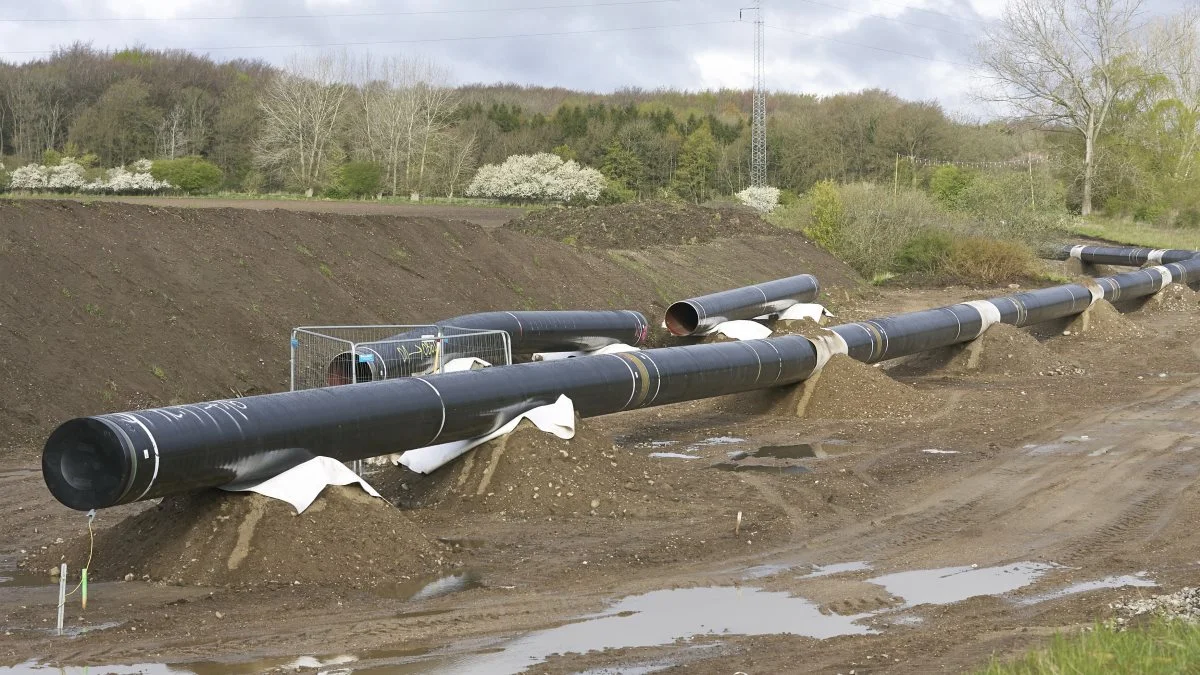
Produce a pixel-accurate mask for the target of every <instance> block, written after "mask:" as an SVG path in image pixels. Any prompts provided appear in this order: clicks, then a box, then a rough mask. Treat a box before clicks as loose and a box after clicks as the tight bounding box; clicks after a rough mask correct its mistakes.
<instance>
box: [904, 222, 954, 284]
mask: <svg viewBox="0 0 1200 675" xmlns="http://www.w3.org/2000/svg"><path fill="white" fill-rule="evenodd" d="M953 249H954V237H952V236H950V234H949V233H948V232H945V231H942V230H926V231H924V232H921V233H920V234H918V235H917V236H915V237H913V238H912V239H909V240H908V243H906V244H904V246H903V247H902V248H901V249H900V253H898V254H897V255H896V270H897V271H898V272H908V273H912V274H937V273H939V272H941V271H942V269H943V268H944V267H945V265H946V262H947V261H948V260H949V259H950V256H951V254H952V252H953Z"/></svg>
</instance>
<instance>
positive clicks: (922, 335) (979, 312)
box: [42, 258, 1200, 510]
mask: <svg viewBox="0 0 1200 675" xmlns="http://www.w3.org/2000/svg"><path fill="white" fill-rule="evenodd" d="M1197 280H1200V258H1195V259H1191V260H1188V261H1184V262H1182V263H1175V264H1171V265H1165V266H1162V267H1155V268H1147V269H1143V270H1137V271H1135V272H1129V273H1126V274H1121V275H1117V276H1114V277H1108V278H1106V279H1100V280H1097V284H1096V285H1095V286H1092V287H1090V288H1089V287H1088V286H1083V285H1080V284H1068V285H1066V286H1058V287H1054V288H1047V289H1042V290H1038V291H1031V292H1029V293H1021V294H1018V295H1013V296H1008V297H1003V298H996V299H994V300H989V301H979V302H974V303H963V304H959V305H952V306H950V307H944V308H940V309H935V310H926V311H922V312H913V313H910V314H902V315H898V316H894V317H888V318H885V319H877V320H874V321H867V322H862V323H858V324H847V325H842V326H836V327H834V328H833V329H832V331H833V334H834V335H836V336H840V338H841V339H842V340H844V342H845V346H844V350H845V351H846V352H847V353H848V354H849V355H850V356H852V357H854V358H856V359H858V360H861V361H866V362H875V361H880V360H883V359H889V358H895V357H899V356H905V355H908V354H912V353H915V352H917V351H922V350H927V349H934V348H937V347H943V346H948V345H951V344H956V343H959V342H966V341H969V340H972V339H975V338H976V337H978V336H979V334H980V333H981V332H982V331H983V330H984V329H985V328H986V326H987V325H990V324H991V323H994V322H996V321H1003V322H1005V323H1011V324H1014V325H1018V326H1021V325H1028V324H1031V323H1037V322H1040V321H1045V320H1049V319H1052V318H1057V317H1062V316H1070V315H1072V314H1078V313H1079V312H1081V311H1083V310H1084V309H1086V308H1087V307H1088V306H1089V305H1090V304H1091V302H1092V301H1093V297H1096V298H1099V297H1105V298H1110V299H1118V298H1122V297H1124V298H1129V297H1136V296H1140V295H1148V294H1152V293H1154V292H1155V291H1157V290H1159V289H1161V288H1162V286H1164V285H1165V284H1167V283H1170V282H1172V281H1175V282H1180V283H1189V282H1195V281H1197ZM1093 293H1095V294H1096V295H1095V296H1093V295H1092V294H1093ZM1085 294H1086V300H1085ZM834 339H835V340H836V338H834ZM819 362H820V361H819V358H818V352H817V348H816V346H815V345H814V343H813V342H810V341H809V340H807V339H805V338H803V337H799V336H781V337H775V338H768V339H765V340H750V341H746V342H727V343H716V344H707V345H695V346H689V347H671V348H667V349H654V350H647V351H642V352H632V353H626V354H613V355H603V356H587V357H581V358H576V359H566V360H561V361H549V362H541V363H527V364H520V365H516V366H510V367H506V368H492V369H485V370H479V371H468V372H462V373H450V374H443V375H432V376H429V377H410V378H401V379H393V380H383V381H379V382H372V383H368V384H361V385H356V386H348V387H329V388H324V389H311V390H305V391H296V392H287V393H281V394H268V395H264V396H254V397H250V398H242V399H236V400H225V401H210V402H208V403H198V404H193V405H184V406H175V407H170V408H160V409H153V410H143V411H138V412H129V413H116V414H110V415H99V416H96V417H86V418H79V419H74V420H71V421H69V422H66V423H65V424H63V425H62V426H60V427H59V428H58V429H56V430H55V431H54V433H53V434H51V436H50V438H49V439H48V440H47V441H46V447H45V450H44V451H43V454H42V474H43V476H44V478H45V481H46V485H47V486H48V487H49V488H50V491H51V493H53V494H54V496H55V497H56V498H57V499H58V500H59V501H61V502H62V503H63V504H66V505H67V506H69V507H71V508H75V509H80V510H86V509H91V508H104V507H108V506H115V505H117V504H124V503H127V502H133V501H138V500H141V499H150V498H154V497H161V496H165V495H168V494H174V493H179V492H187V491H192V490H198V489H202V488H207V487H217V486H230V485H234V484H237V483H247V482H251V481H255V480H260V479H265V478H268V477H270V476H273V475H275V474H277V473H279V472H281V471H283V470H286V469H288V468H290V467H291V466H294V465H296V464H298V463H300V462H302V461H305V460H307V459H309V458H311V457H314V456H319V455H324V456H328V457H333V458H336V459H340V460H344V461H349V460H355V459H363V458H366V457H373V456H378V455H382V454H387V453H391V452H399V451H403V450H410V449H414V448H419V447H425V446H428V445H432V444H437V443H444V442H449V441H453V440H462V439H467V438H474V437H477V436H480V435H483V434H485V433H487V432H489V431H491V430H493V429H496V428H498V427H499V426H501V425H503V424H504V423H506V422H507V421H509V420H511V419H513V418H514V417H515V416H516V415H518V414H520V413H522V412H524V411H526V410H529V409H530V408H532V407H535V406H537V405H542V404H547V403H551V402H553V401H554V400H555V399H557V397H558V396H559V395H562V394H565V395H567V396H569V397H570V398H571V399H572V401H573V402H574V404H575V407H576V410H577V411H578V412H579V414H580V415H581V416H584V417H591V416H595V415H604V414H608V413H614V412H619V411H622V410H630V409H633V408H640V407H648V406H654V405H663V404H667V403H677V402H681V401H690V400H696V399H701V398H708V397H712V396H720V395H724V394H732V393H737V392H743V391H750V390H753V389H760V388H765V387H772V386H779V385H785V384H792V383H796V382H800V381H802V380H804V379H806V378H807V377H808V376H809V375H811V374H812V372H813V371H814V369H815V368H816V367H817V365H818V364H819Z"/></svg>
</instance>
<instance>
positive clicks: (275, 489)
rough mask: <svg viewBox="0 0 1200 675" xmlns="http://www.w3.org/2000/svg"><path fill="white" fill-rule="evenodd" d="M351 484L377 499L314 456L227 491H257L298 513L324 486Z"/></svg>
mask: <svg viewBox="0 0 1200 675" xmlns="http://www.w3.org/2000/svg"><path fill="white" fill-rule="evenodd" d="M352 483H357V484H358V485H360V486H361V487H362V489H363V490H365V491H366V493H367V494H369V495H371V496H372V497H378V496H379V493H378V492H376V491H375V488H373V487H371V486H370V485H369V484H368V483H367V481H365V480H363V479H362V478H361V477H359V476H358V474H356V473H354V472H353V471H351V470H350V469H349V468H348V467H347V466H346V465H345V464H343V463H341V462H339V461H337V460H336V459H333V458H332V457H314V458H312V459H310V460H308V461H307V462H304V463H303V464H298V465H296V466H294V467H292V468H290V469H288V470H287V471H284V472H283V473H281V474H278V475H276V476H274V477H272V478H268V479H267V480H265V481H263V482H261V483H258V484H257V485H249V486H243V487H239V488H236V489H231V490H230V492H257V493H258V494H260V495H263V496H265V497H271V498H272V499H280V500H283V501H285V502H287V503H289V504H291V505H292V507H293V508H295V509H296V513H297V514H300V513H304V510H305V509H307V508H308V507H309V506H311V505H312V503H313V502H314V501H316V499H317V497H318V496H320V494H321V492H322V491H324V490H325V488H326V487H328V486H330V485H350V484H352Z"/></svg>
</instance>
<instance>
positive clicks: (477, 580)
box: [372, 570, 483, 602]
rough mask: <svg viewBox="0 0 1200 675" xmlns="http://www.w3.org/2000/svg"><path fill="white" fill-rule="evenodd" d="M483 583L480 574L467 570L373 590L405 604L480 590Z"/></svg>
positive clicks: (420, 578) (416, 579) (424, 577)
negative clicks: (474, 589)
mask: <svg viewBox="0 0 1200 675" xmlns="http://www.w3.org/2000/svg"><path fill="white" fill-rule="evenodd" d="M481 586H483V581H482V579H481V577H480V575H479V573H478V572H475V571H474V570H467V571H464V572H460V573H458V574H450V575H445V576H438V575H429V576H423V577H417V578H415V579H411V580H409V581H401V582H399V583H396V584H392V585H390V586H381V587H379V588H375V589H373V590H372V592H373V593H376V594H378V595H382V596H384V597H388V598H395V599H397V600H403V601H405V602H416V601H418V600H432V599H433V598H440V597H442V596H443V595H450V594H451V593H461V592H462V591H466V590H470V589H472V588H480V587H481Z"/></svg>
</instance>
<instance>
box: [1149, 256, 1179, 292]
mask: <svg viewBox="0 0 1200 675" xmlns="http://www.w3.org/2000/svg"><path fill="white" fill-rule="evenodd" d="M1159 261H1160V262H1161V261H1162V257H1161V256H1160V257H1159ZM1150 269H1152V270H1154V271H1156V272H1158V273H1159V274H1161V275H1162V285H1160V286H1159V287H1158V290H1160V291H1161V290H1162V289H1164V288H1166V287H1167V286H1169V285H1171V284H1172V283H1174V281H1175V274H1174V273H1173V272H1171V268H1169V267H1166V266H1164V265H1159V266H1157V267H1151V268H1150Z"/></svg>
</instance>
